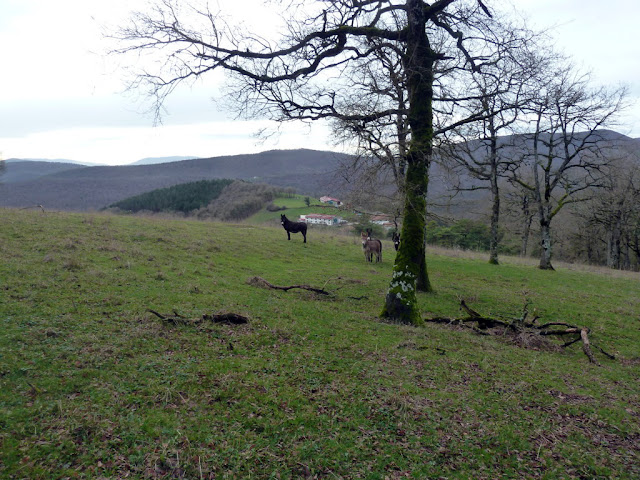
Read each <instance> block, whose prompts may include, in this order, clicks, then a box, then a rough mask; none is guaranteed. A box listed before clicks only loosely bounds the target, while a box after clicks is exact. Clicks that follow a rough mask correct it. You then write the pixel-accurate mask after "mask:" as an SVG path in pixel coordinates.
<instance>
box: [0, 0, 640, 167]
mask: <svg viewBox="0 0 640 480" xmlns="http://www.w3.org/2000/svg"><path fill="white" fill-rule="evenodd" d="M493 2H501V3H502V4H504V3H505V0H486V3H488V4H489V5H491V4H492V3H493ZM211 3H219V4H220V7H221V8H222V9H223V10H224V11H225V12H229V14H230V15H232V16H233V15H234V14H237V15H238V16H239V15H244V16H245V18H246V14H247V12H252V13H253V14H255V18H257V19H259V20H264V18H265V15H266V13H265V11H264V10H261V8H260V6H259V4H260V2H259V0H242V1H238V0H212V2H211ZM510 3H513V5H514V6H515V7H516V8H517V9H518V12H519V13H521V14H522V15H524V16H526V17H528V18H529V20H530V22H531V24H532V25H533V26H536V27H539V28H547V27H551V26H553V27H554V28H553V32H554V36H555V38H556V39H557V41H556V44H557V46H558V47H559V48H560V49H561V50H563V51H564V52H565V53H567V54H569V55H571V56H572V57H573V58H574V59H575V61H576V63H577V64H578V65H580V66H582V67H584V68H587V69H589V70H592V71H593V73H594V79H595V80H596V81H598V82H600V83H603V84H607V85H618V84H626V85H628V87H629V89H630V93H631V97H632V99H638V98H640V34H639V33H638V29H637V25H636V24H637V21H638V19H639V18H640V2H638V0H609V1H607V2H602V0H564V1H561V2H558V1H557V0H512V2H510ZM147 4H148V0H109V1H104V0H55V1H52V0H0V45H1V46H2V47H1V48H0V158H5V159H6V158H63V159H69V160H76V161H81V162H83V163H103V164H105V163H106V164H113V165H116V164H126V163H131V162H133V161H136V160H138V159H140V158H144V157H158V156H171V155H193V156H200V157H209V156H217V155H229V154H237V153H252V152H259V151H263V150H268V149H273V148H302V147H304V148H315V149H323V150H331V149H334V146H333V145H332V143H331V141H330V138H329V137H328V136H327V133H326V130H325V129H323V128H322V127H314V128H313V130H311V131H310V130H309V129H308V127H306V126H304V125H301V126H297V125H288V126H286V127H285V128H284V129H283V131H282V132H281V134H280V135H279V136H277V137H274V138H272V139H269V140H266V141H263V142H260V141H258V140H257V139H256V138H255V137H254V135H253V134H254V133H255V132H256V131H258V130H259V129H260V128H261V127H264V126H266V125H265V124H264V123H263V122H261V121H238V120H234V119H233V117H232V116H231V115H230V114H229V113H226V112H224V111H223V110H221V109H220V107H219V106H217V104H216V103H215V102H213V101H212V100H211V99H212V98H213V97H216V94H217V89H218V87H219V86H220V84H221V78H220V76H214V77H212V78H210V79H208V80H207V81H206V83H199V84H197V85H194V86H192V87H189V88H186V87H185V88H182V89H180V90H179V91H177V92H175V94H174V95H173V96H172V97H171V98H170V100H169V103H168V104H167V113H166V115H165V116H164V122H163V124H162V125H161V126H153V118H152V116H151V115H149V114H148V113H146V111H147V109H148V106H149V105H148V103H145V102H144V98H142V97H140V96H136V95H135V94H133V93H126V94H125V93H123V88H124V87H123V85H124V83H123V78H124V72H123V69H122V65H118V64H117V62H118V60H117V59H114V58H113V57H105V56H104V55H103V52H104V51H105V50H106V49H107V47H106V45H105V40H104V38H103V36H102V30H101V28H102V26H104V25H110V24H113V23H118V22H121V21H123V20H124V19H125V18H127V14H128V12H129V10H136V9H144V7H145V5H147ZM249 4H255V5H251V6H249ZM494 4H495V3H494ZM236 18H239V17H236ZM246 21H247V22H251V18H247V20H246ZM623 120H624V123H623V124H622V125H620V127H619V128H618V131H620V132H621V133H624V134H626V135H630V136H632V137H640V102H638V101H637V100H636V104H635V105H634V106H633V108H632V109H630V110H629V113H628V114H627V116H626V117H625V118H624V119H623Z"/></svg>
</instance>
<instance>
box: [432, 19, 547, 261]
mask: <svg viewBox="0 0 640 480" xmlns="http://www.w3.org/2000/svg"><path fill="white" fill-rule="evenodd" d="M494 33H497V29H496V32H494ZM500 37H501V38H500V40H498V39H496V44H497V45H498V46H499V53H498V55H497V56H496V59H495V61H494V63H492V64H491V65H490V66H489V67H488V68H487V69H485V75H482V76H474V77H473V78H472V79H471V80H472V83H471V85H469V88H470V89H472V91H474V92H475V98H472V99H471V100H470V101H468V102H467V103H466V108H467V109H468V110H469V111H470V114H471V113H477V112H482V114H483V117H482V118H481V119H480V120H479V121H478V122H472V123H467V124H464V125H461V126H459V127H458V128H456V129H454V130H453V131H451V132H450V134H449V135H447V136H446V138H445V139H443V140H442V141H441V142H440V148H439V153H440V154H441V161H442V162H443V163H444V164H445V166H446V167H448V168H452V169H453V170H454V171H457V173H458V175H459V178H465V176H470V177H471V178H470V179H471V182H470V183H471V184H470V185H469V184H468V183H469V182H463V183H462V184H459V186H458V187H457V188H459V189H460V190H463V191H464V190H466V191H468V190H489V192H490V195H491V215H490V225H491V226H490V230H491V238H490V245H489V263H491V264H495V265H497V264H498V263H499V261H498V245H499V224H500V199H501V194H500V179H501V178H502V177H505V176H506V174H507V172H509V171H513V170H514V169H516V168H517V166H518V165H517V164H518V159H517V157H516V156H514V155H513V148H512V145H511V144H510V142H509V141H508V138H507V139H506V140H505V138H501V137H506V136H509V135H511V134H514V133H517V132H516V130H515V127H516V125H517V120H518V116H519V114H520V113H521V111H522V108H523V107H524V106H525V105H526V104H527V102H528V101H529V99H530V98H531V96H532V88H531V87H532V82H531V79H532V78H533V77H534V75H535V74H536V72H537V71H539V70H540V69H541V68H544V63H545V62H546V60H547V59H545V58H541V57H536V56H534V55H529V54H528V53H527V52H528V51H530V50H529V49H535V48H536V40H537V38H536V35H534V34H533V33H531V32H528V31H524V30H523V29H521V28H516V27H515V26H513V25H511V24H508V23H505V25H504V26H502V28H501V30H500ZM465 183H466V184H465ZM525 198H527V197H526V196H525Z"/></svg>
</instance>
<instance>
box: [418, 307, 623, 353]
mask: <svg viewBox="0 0 640 480" xmlns="http://www.w3.org/2000/svg"><path fill="white" fill-rule="evenodd" d="M528 306H529V302H528V301H527V302H525V306H524V308H523V311H522V314H521V315H520V316H519V317H514V318H513V319H512V320H511V321H509V320H501V319H497V318H491V317H485V316H484V315H481V314H480V313H478V312H476V311H475V310H473V309H471V308H470V307H469V306H468V305H467V304H466V303H465V301H464V300H463V299H460V309H461V310H463V311H464V312H466V313H467V315H468V316H467V317H465V318H446V317H436V318H426V319H425V321H426V322H429V323H439V324H446V325H448V326H453V325H455V326H460V327H465V328H470V329H472V330H473V331H474V332H476V333H478V334H480V335H505V333H506V332H511V335H512V338H513V339H514V341H517V343H520V344H523V339H525V341H524V345H527V346H529V345H531V340H533V339H534V338H539V339H541V338H544V337H552V336H556V337H563V336H566V335H575V336H576V337H575V338H573V339H571V340H568V341H566V342H565V343H564V344H562V345H561V347H562V348H566V347H568V346H570V345H573V344H574V343H577V342H580V341H581V342H582V351H583V352H584V354H585V355H586V356H587V358H588V359H589V361H590V362H591V363H594V364H596V365H599V363H598V361H597V360H596V358H595V356H594V355H593V351H592V350H591V342H590V340H589V332H590V331H589V329H588V328H586V327H578V326H576V325H572V324H570V323H566V322H547V323H544V324H542V325H536V324H535V322H536V320H538V319H539V318H540V317H539V316H538V315H534V316H533V319H532V321H530V322H527V321H526V319H527V316H528V314H529V312H528ZM496 327H499V328H496ZM559 327H564V328H559ZM492 329H493V330H492ZM526 339H528V340H526ZM541 342H542V341H541V340H540V341H538V342H537V343H538V344H539V345H544V343H541ZM534 344H535V343H534ZM547 345H549V347H551V345H552V344H550V343H548V344H547ZM593 346H594V347H595V348H597V349H598V350H600V351H601V352H602V354H603V355H605V356H606V357H608V358H610V359H612V360H615V356H613V355H611V354H609V353H607V352H605V351H604V350H603V349H602V348H600V347H599V346H597V345H593ZM556 348H557V347H556Z"/></svg>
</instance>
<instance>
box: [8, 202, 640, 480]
mask: <svg viewBox="0 0 640 480" xmlns="http://www.w3.org/2000/svg"><path fill="white" fill-rule="evenodd" d="M0 223H1V224H2V225H3V242H1V243H0V249H1V251H2V256H3V262H1V263H0V278H2V279H3V282H2V285H1V287H0V288H1V294H2V299H3V301H2V302H0V318H2V319H3V323H2V326H3V334H2V335H1V336H0V351H1V352H2V356H0V426H1V427H2V428H0V477H2V478H30V479H47V480H56V479H62V478H129V479H149V478H156V479H167V480H168V479H172V478H185V479H186V478H190V479H198V478H349V479H352V478H354V479H355V478H368V479H383V478H416V479H418V478H419V479H423V478H424V479H426V478H455V479H467V478H478V479H480V478H486V479H494V478H514V479H515V478H518V479H519V478H527V479H538V478H540V479H543V478H544V479H555V478H564V479H585V478H589V479H595V478H603V479H604V478H616V479H636V478H639V477H640V461H639V456H640V381H639V380H640V358H639V357H638V349H637V346H638V344H639V343H640V332H639V331H638V328H637V316H638V312H639V311H640V281H639V278H638V274H631V273H628V272H627V273H624V272H615V273H614V272H610V271H606V272H598V271H588V270H586V269H582V270H581V269H577V268H576V267H573V269H571V270H570V269H568V268H563V267H561V266H560V265H557V267H558V270H557V271H556V272H547V271H541V270H538V269H536V268H534V267H533V266H532V265H527V264H526V263H523V262H522V260H518V259H506V258H505V259H504V261H503V264H502V265H501V266H499V267H496V266H491V265H488V264H487V263H486V261H485V259H484V258H483V259H481V260H476V259H473V258H464V257H461V256H459V255H454V254H453V252H446V251H442V252H435V251H432V250H430V251H429V255H428V265H429V271H430V275H431V278H432V283H433V286H434V287H435V289H436V291H437V294H435V295H427V294H420V295H419V296H418V301H419V304H420V308H421V310H422V311H423V312H424V315H429V316H449V317H450V316H455V315H458V314H459V298H461V297H462V298H465V299H466V300H467V301H468V303H469V305H470V306H472V307H473V308H474V309H475V310H477V311H479V312H487V313H491V314H492V315H495V316H504V317H512V316H513V315H514V314H518V312H521V311H522V305H523V301H524V300H525V296H526V298H528V299H529V300H530V301H531V311H533V309H534V308H535V311H536V313H537V314H538V315H540V321H541V322H547V321H574V322H578V323H580V324H581V325H585V326H587V327H589V328H590V329H591V333H590V338H591V340H592V342H593V343H594V345H599V346H601V347H603V348H605V349H606V350H608V351H610V352H612V353H615V354H616V359H615V360H611V359H608V358H606V357H605V356H603V355H601V354H600V352H599V351H597V350H596V349H595V347H594V352H596V353H597V355H598V359H599V361H600V362H601V365H600V366H596V365H592V364H589V363H588V361H587V359H586V357H585V355H584V354H583V353H582V351H581V348H580V347H579V346H578V345H577V344H574V345H572V346H569V347H567V348H565V349H562V348H559V347H557V346H556V347H552V346H551V345H559V344H560V343H561V342H562V341H558V340H555V339H552V340H551V343H550V344H546V343H539V344H529V348H523V346H526V345H527V343H526V342H524V341H522V342H521V343H520V346H519V345H518V343H517V342H516V340H517V339H513V338H511V337H510V336H509V335H507V334H505V335H504V336H501V337H487V336H483V335H479V334H478V333H476V332H474V331H472V330H469V329H452V328H450V327H446V326H439V325H433V324H430V325H427V326H425V327H423V328H414V327H411V328H409V327H404V326H399V325H391V324H385V323H381V322H380V321H379V319H378V314H379V311H380V307H381V304H382V301H383V297H384V294H385V292H386V290H387V287H388V282H389V280H390V278H391V266H392V258H393V250H392V247H391V246H390V244H389V243H388V242H385V244H384V250H383V262H382V263H381V264H366V263H365V262H364V259H363V256H362V251H361V247H360V245H359V241H358V240H357V239H356V238H354V237H347V236H332V235H329V234H326V233H322V232H321V231H320V230H317V229H313V228H310V229H309V233H308V243H307V244H303V243H302V242H301V239H300V238H299V236H292V237H293V238H292V240H291V241H287V240H286V234H285V232H284V231H283V229H282V228H280V227H278V228H268V227H256V226H249V225H233V224H226V223H211V222H198V221H185V220H181V221H173V220H172V221H168V220H159V219H157V218H154V219H144V218H136V217H128V216H108V215H98V214H86V213H83V214H69V213H51V212H47V213H42V212H39V211H37V212H32V211H17V210H7V209H0ZM256 276H259V277H262V278H264V279H266V280H267V281H269V282H271V283H273V284H275V285H280V286H282V285H285V286H286V285H301V284H306V285H311V286H316V287H320V288H323V289H325V290H327V291H328V292H330V293H331V294H330V295H320V294H314V293H312V292H309V291H306V290H301V289H293V290H290V291H279V290H270V289H265V288H260V287H259V286H258V285H259V284H256V283H255V282H254V283H253V284H250V282H248V280H249V279H251V278H252V277H256ZM149 310H154V311H155V312H158V313H159V314H164V315H165V316H169V317H168V318H169V320H167V319H165V321H163V320H161V319H160V318H159V317H158V316H156V315H155V314H153V313H151V312H150V311H149ZM174 312H176V313H174ZM224 313H233V314H237V315H242V316H245V317H247V318H248V319H249V323H248V324H242V325H231V324H215V323H211V322H210V321H209V320H208V319H205V320H203V315H205V314H206V315H210V316H213V315H216V314H224ZM207 318H208V317H207ZM522 340H524V339H522Z"/></svg>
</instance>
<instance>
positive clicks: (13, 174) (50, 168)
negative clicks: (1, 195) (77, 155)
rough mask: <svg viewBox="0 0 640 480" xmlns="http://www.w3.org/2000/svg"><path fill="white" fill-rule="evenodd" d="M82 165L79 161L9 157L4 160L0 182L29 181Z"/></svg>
mask: <svg viewBox="0 0 640 480" xmlns="http://www.w3.org/2000/svg"><path fill="white" fill-rule="evenodd" d="M84 167H86V165H82V164H79V163H66V162H51V161H49V162H45V161H37V160H11V159H10V160H7V161H6V170H5V172H4V173H3V174H2V175H0V184H2V183H20V182H30V181H33V180H36V179H38V178H40V177H44V176H46V175H51V174H55V173H61V172H66V171H69V170H74V169H78V168H84ZM0 188H1V187H0Z"/></svg>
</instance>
